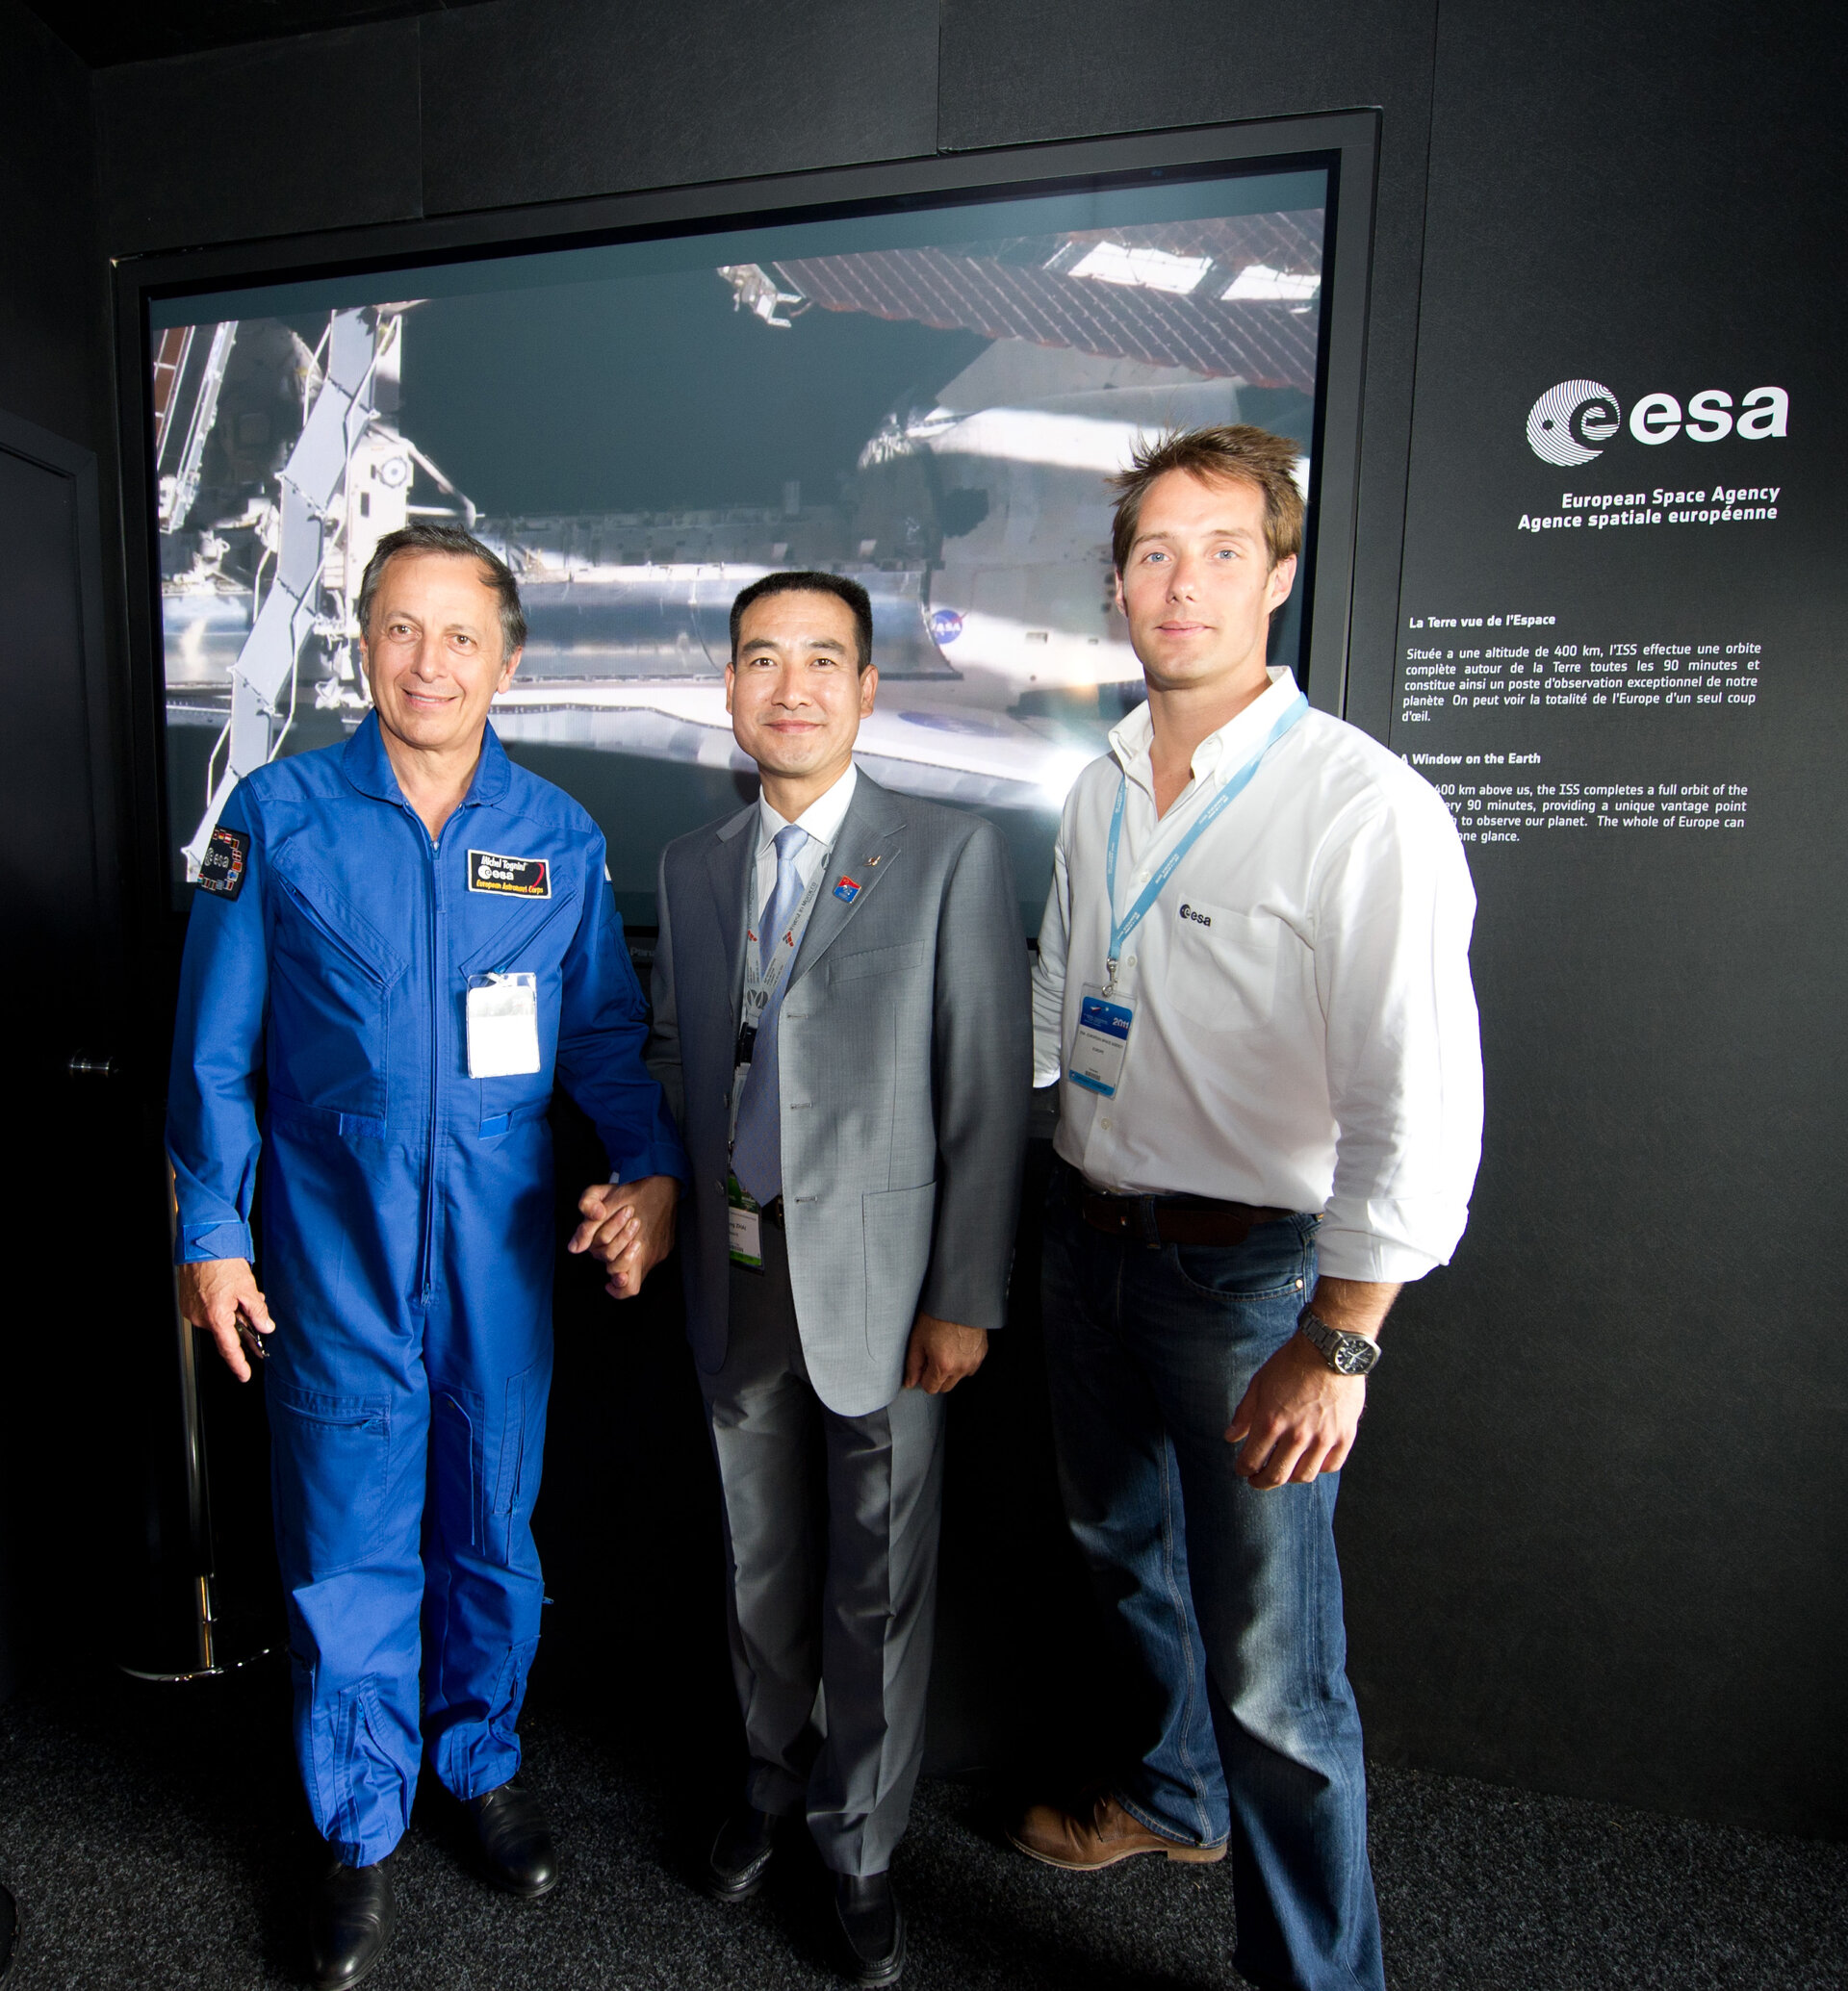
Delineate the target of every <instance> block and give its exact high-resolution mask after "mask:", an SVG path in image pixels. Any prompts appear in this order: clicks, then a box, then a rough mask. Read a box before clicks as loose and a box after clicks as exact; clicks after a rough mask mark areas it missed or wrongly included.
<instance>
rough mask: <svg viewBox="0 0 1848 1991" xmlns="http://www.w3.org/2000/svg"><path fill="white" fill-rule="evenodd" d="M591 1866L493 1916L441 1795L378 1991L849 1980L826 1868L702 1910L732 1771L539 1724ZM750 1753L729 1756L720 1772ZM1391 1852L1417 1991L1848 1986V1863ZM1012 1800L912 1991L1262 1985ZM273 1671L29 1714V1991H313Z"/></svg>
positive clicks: (551, 1792) (1642, 1832)
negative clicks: (742, 1900)
mask: <svg viewBox="0 0 1848 1991" xmlns="http://www.w3.org/2000/svg"><path fill="white" fill-rule="evenodd" d="M525 1729H526V1740H527V1761H528V1769H529V1774H530V1776H531V1778H532V1780H533V1782H534V1783H535V1784H536V1785H537V1786H538V1787H539V1788H540V1789H541V1790H542V1791H543V1792H544V1793H545V1794H546V1795H547V1798H548V1800H549V1802H550V1805H551V1810H552V1820H553V1824H554V1826H555V1828H556V1832H557V1836H558V1839H559V1843H560V1846H561V1849H562V1854H563V1859H564V1863H565V1873H564V1878H563V1881H562V1882H561V1884H560V1885H559V1887H558V1888H557V1889H556V1890H555V1891H554V1892H553V1893H552V1895H551V1896H550V1897H548V1898H547V1899H546V1900H544V1901H541V1902H532V1903H525V1902H513V1901H509V1900H506V1899H503V1898H501V1897H500V1896H497V1895H494V1894H491V1893H489V1892H488V1891H487V1890H486V1889H484V1888H483V1887H481V1886H480V1885H479V1884H477V1883H476V1882H475V1880H474V1879H473V1878H472V1877H471V1876H469V1874H468V1873H467V1871H466V1870H465V1868H464V1867H463V1865H462V1864H461V1862H460V1861H459V1859H458V1857H457V1854H456V1851H455V1847H454V1844H453V1841H452V1839H451V1838H450V1836H449V1830H448V1827H447V1824H446V1818H445V1813H444V1808H443V1805H442V1802H441V1800H440V1794H437V1793H433V1792H430V1791H428V1790H427V1789H426V1791H425V1793H424V1796H423V1797H422V1798H421V1799H420V1802H419V1808H418V1815H417V1819H416V1821H415V1822H414V1824H413V1826H412V1830H411V1833H410V1835H409V1837H408V1838H407V1839H406V1841H405V1842H404V1846H403V1848H402V1850H401V1851H400V1854H399V1862H398V1864H399V1898H400V1903H401V1907H400V1923H399V1933H398V1940H397V1942H396V1944H395V1946H394V1949H393V1952H392V1953H391V1955H390V1956H389V1958H388V1959H387V1961H386V1962H385V1964H384V1965H383V1966H382V1967H381V1968H380V1969H379V1971H378V1972H377V1973H376V1974H375V1975H374V1977H373V1978H372V1979H370V1980H369V1981H370V1983H372V1985H375V1986H376V1987H377V1991H500V1987H513V1986H519V1987H526V1986H542V1987H548V1991H551V1987H559V1991H567V1987H569V1991H576V1987H578V1986H582V1987H585V1991H590V1987H609V1991H617V1987H621V1991H630V1987H634V1991H640V1987H644V1986H649V1987H652V1986H664V1987H665V1986H674V1987H680V1986H691V1987H700V1986H711V1987H713V1991H721V1987H732V1986H736V1987H753V1991H757V1987H765V1991H784V1987H787V1991H796V1987H808V1986H815V1987H826V1986H832V1985H834V1984H835V1983H837V1982H838V1981H839V1980H838V1979H837V1978H834V1975H833V1972H832V1970H831V1968H830V1950H829V1943H828V1938H829V1927H828V1920H827V1910H826V1895H825V1891H824V1882H823V1876H821V1875H820V1874H819V1872H818V1870H817V1869H816V1868H815V1867H814V1866H813V1864H812V1862H811V1861H810V1860H809V1858H806V1857H804V1856H803V1853H802V1851H801V1849H800V1847H798V1849H797V1851H796V1852H795V1854H794V1856H792V1857H788V1858H785V1859H783V1861H782V1862H781V1870H780V1871H779V1872H778V1873H777V1874H776V1875H775V1877H774V1880H773V1884H772V1885H771V1886H770V1887H769V1888H768V1889H767V1890H766V1891H765V1893H764V1894H763V1895H762V1896H761V1897H759V1899H758V1900H757V1901H756V1902H752V1903H750V1904H748V1905H746V1906H745V1907H743V1908H733V1909H725V1908H721V1907H719V1906H718V1905H716V1904H715V1903H712V1902H707V1901H706V1899H705V1898H704V1897H703V1896H701V1895H700V1894H699V1893H697V1892H696V1891H695V1889H694V1886H693V1885H692V1875H693V1872H694V1869H695V1865H696V1862H697V1858H698V1851H699V1844H700V1841H701V1838H702V1836H703V1834H704V1830H705V1828H706V1813H707V1811H708V1809H709V1807H710V1804H711V1802H712V1800H713V1796H714V1793H713V1790H712V1788H711V1778H710V1775H709V1773H705V1772H703V1773H702V1774H700V1775H698V1776H689V1777H687V1778H684V1779H677V1778H676V1777H674V1776H673V1775H671V1774H669V1773H668V1770H667V1768H666V1767H665V1766H666V1765H667V1763H668V1761H669V1758H668V1757H667V1755H666V1752H665V1750H664V1749H663V1748H662V1747H661V1743H662V1738H661V1737H659V1736H658V1735H651V1734H650V1733H649V1732H648V1728H647V1724H646V1723H636V1722H631V1723H629V1725H628V1727H627V1728H623V1727H619V1726H618V1725H617V1724H616V1723H613V1722H612V1723H604V1722H600V1721H599V1720H598V1719H596V1718H594V1717H587V1716H586V1715H585V1714H584V1713H583V1711H582V1710H581V1708H577V1707H574V1706H572V1705H570V1704H569V1703H564V1702H558V1703H549V1702H548V1701H547V1700H545V1699H544V1698H543V1697H536V1698H535V1700H534V1702H533V1704H532V1705H531V1707H530V1709H529V1711H528V1716H527V1720H526V1724H525ZM719 1753H720V1754H722V1749H721V1750H720V1752H719ZM994 1803H995V1800H992V1799H991V1798H989V1797H988V1795H987V1794H986V1793H985V1792H983V1791H982V1790H980V1789H978V1788H975V1787H972V1786H968V1785H961V1784H943V1783H937V1784H931V1783H927V1784H925V1786H924V1787H923V1788H922V1790H921V1791H920V1793H919V1799H918V1803H917V1809H916V1814H915V1819H914V1823H913V1826H912V1829H911V1835H910V1837H909V1838H908V1839H907V1841H906V1843H905V1846H904V1848H903V1849H902V1851H901V1853H900V1856H899V1862H898V1864H897V1866H896V1868H895V1874H896V1876H897V1879H898V1884H899V1888H900V1893H901V1897H902V1899H903V1900H904V1902H905V1904H906V1908H907V1911H908V1914H909V1916H910V1920H911V1966H910V1968H909V1970H908V1971H907V1973H906V1979H905V1981H906V1983H907V1985H908V1986H910V1987H911V1991H930V1987H954V1991H986V1987H990V1986H992V1987H1002V1986H1005V1987H1008V1991H1040V1987H1045V1991H1053V1987H1058V1991H1072V1987H1077V1991H1090V1987H1104V1986H1113V1987H1115V1986H1122V1987H1137V1991H1182V1987H1188V1991H1193V1987H1202V1991H1204V1987H1213V1986H1230V1987H1236V1986H1237V1985H1238V1984H1239V1983H1240V1979H1239V1978H1237V1976H1236V1975H1235V1974H1234V1972H1233V1970H1232V1967H1231V1964H1230V1961H1229V1957H1230V1953H1231V1934H1232V1904H1231V1886H1230V1878H1231V1876H1230V1873H1229V1871H1228V1869H1227V1868H1225V1867H1223V1866H1220V1867H1216V1868H1183V1867H1171V1866H1169V1865H1168V1863H1167V1862H1165V1861H1161V1862H1158V1861H1152V1860H1138V1861H1135V1862H1132V1863H1131V1864H1129V1865H1127V1866H1124V1867H1120V1868H1117V1869H1116V1870H1114V1871H1112V1872H1109V1873H1106V1874H1102V1875H1096V1876H1075V1875H1066V1874H1061V1873H1056V1872H1053V1871H1051V1870H1049V1869H1046V1868H1043V1867H1037V1866H1034V1865H1032V1864H1031V1863H1030V1862H1028V1861H1026V1860H1024V1859H1022V1858H1020V1857H1019V1856H1018V1855H1016V1854H1014V1852H1012V1851H1010V1850H1009V1849H1008V1848H1007V1847H1006V1846H1005V1845H1004V1844H1002V1843H1001V1842H1000V1840H999V1838H998V1836H997V1833H996V1831H995V1814H994ZM312 1845H313V1842H312V1839H311V1836H310V1834H309V1832H308V1829H307V1826H306V1824H305V1821H304V1818H303V1815H302V1812H301V1806H300V1800H299V1799H298V1798H297V1796H296V1794H295V1783H294V1775H293V1770H292V1766H291V1763H290V1760H289V1755H288V1740H287V1730H286V1685H285V1683H284V1682H283V1681H282V1679H281V1678H280V1676H279V1674H277V1673H276V1672H274V1671H273V1670H268V1669H264V1668H258V1669H253V1670H251V1671H250V1672H247V1673H245V1674H244V1675H240V1676H237V1677H235V1678H232V1679H227V1680H220V1681H207V1682H201V1683H196V1684H194V1685H192V1686H186V1687H168V1688H156V1687H148V1686H144V1685H139V1684H136V1683H132V1682H128V1681H122V1680H116V1679H113V1678H110V1677H107V1676H102V1675H98V1676H96V1677H94V1678H92V1679H89V1680H87V1681H83V1682H78V1683H74V1684H71V1685H68V1686H66V1687H65V1688H64V1689H63V1690H61V1691H59V1692H57V1693H54V1694H45V1693H40V1694H39V1695H37V1696H34V1697H29V1698H27V1699H25V1700H23V1701H19V1702H15V1703H14V1704H13V1705H12V1706H11V1707H9V1708H7V1709H5V1710H0V1880H4V1881H6V1882H7V1884H9V1885H10V1886H11V1887H12V1888H13V1891H14V1893H15V1894H16V1895H17V1896H18V1897H19V1900H20V1903H21V1907H22V1911H23V1915H24V1920H25V1941H24V1945H23V1949H22V1952H21V1954H20V1958H19V1961H18V1964H17V1966H16V1969H15V1973H14V1976H13V1978H12V1979H11V1980H10V1982H9V1984H8V1991H53V1987H61V1991H102V1987H108V1991H116V1987H125V1986H135V1987H141V1986H146V1987H161V1986H167V1985H199V1986H210V1987H220V1986H222V1987H236V1991H244V1987H252V1986H259V1985H270V1984H278V1985H280V1984H289V1983H294V1982H297V1981H299V1971H300V1968H301V1952H300V1937H299V1923H300V1913H299V1900H298V1896H299V1889H300V1883H301V1879H302V1876H303V1875H304V1873H305V1871H306V1864H305V1863H306V1861H307V1859H308V1857H309V1855H310V1853H311V1851H312ZM1373 1846H1374V1865H1375V1873H1376V1876H1377V1881H1378V1889H1379V1898H1380V1907H1381V1913H1382V1916H1383V1919H1384V1923H1385V1932H1386V1946H1387V1959H1388V1974H1389V1977H1390V1979H1391V1982H1392V1984H1393V1986H1394V1991H1600V1987H1604V1986H1610V1987H1619V1986H1621V1987H1624V1991H1643V1987H1657V1986H1659V1987H1662V1991H1709V1987H1710V1991H1757V1987H1759V1986H1762V1987H1764V1991H1809V1987H1824V1986H1834V1985H1842V1984H1848V1967H1845V1965H1844V1959H1848V1847H1845V1846H1841V1845H1836V1844H1830V1843H1824V1842H1816V1841H1807V1840H1795V1839H1779V1838H1773V1837H1769V1836H1766V1835H1763V1834H1758V1833H1753V1832H1747V1831H1739V1830H1732V1829H1726V1828H1720V1827H1714V1826H1707V1825H1691V1824H1687V1823H1684V1822H1681V1821H1679V1820H1674V1819H1667V1818H1660V1817H1655V1816H1654V1815H1650V1814H1645V1813H1639V1812H1629V1811H1622V1810H1618V1809H1615V1808H1611V1807H1607V1806H1604V1805H1598V1804H1588V1803H1581V1802H1576V1801H1571V1800H1562V1799H1548V1798H1534V1797H1527V1796H1523V1795H1521V1794H1519V1793H1516V1792H1511V1791H1504V1790H1501V1789H1498V1788H1493V1787H1490V1786H1487V1785H1483V1784H1478V1783H1473V1782H1469V1781H1466V1780H1463V1779H1460V1778H1455V1777H1441V1776H1432V1775H1424V1774H1408V1773H1405V1772H1398V1771H1387V1770H1380V1771H1377V1772H1376V1773H1375V1774H1374V1777H1373Z"/></svg>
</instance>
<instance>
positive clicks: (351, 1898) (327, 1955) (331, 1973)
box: [308, 1853, 398, 1991]
mask: <svg viewBox="0 0 1848 1991" xmlns="http://www.w3.org/2000/svg"><path fill="white" fill-rule="evenodd" d="M397 1926H398V1902H397V1901H396V1899H395V1897H394V1895H393V1892H392V1859H391V1855H390V1854H389V1853H387V1854H386V1856H385V1857H384V1858H383V1859H382V1860H380V1861H379V1862H378V1864H377V1865H376V1866H372V1867H348V1866H345V1865H343V1864H342V1863H341V1862H340V1861H339V1860H335V1861H333V1862H332V1864H331V1865H329V1866H328V1867H327V1868H326V1869H325V1870H324V1871H323V1872H322V1874H321V1877H320V1879H319V1880H317V1881H316V1883H315V1901H314V1907H313V1909H312V1910H311V1911H310V1914H309V1917H308V1951H309V1956H310V1960H311V1962H312V1964H313V1966H314V1973H315V1991H347V1985H348V1984H357V1983H358V1982H359V1980H360V1978H364V1977H367V1976H369V1975H370V1974H371V1972H372V1965H373V1964H375V1963H376V1962H377V1961H378V1959H379V1958H380V1957H381V1956H383V1955H384V1953H385V1946H386V1944H388V1943H389V1942H390V1941H391V1939H392V1930H393V1929H394V1928H395V1927H397Z"/></svg>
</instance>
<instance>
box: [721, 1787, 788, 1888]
mask: <svg viewBox="0 0 1848 1991" xmlns="http://www.w3.org/2000/svg"><path fill="white" fill-rule="evenodd" d="M776 1831H777V1821H776V1819H775V1817H774V1816H773V1815H772V1814H771V1813H770V1812H767V1811H759V1810H758V1809H757V1806H756V1805H755V1804H740V1805H739V1806H738V1808H737V1809H736V1810H735V1811H734V1812H732V1815H731V1817H729V1818H728V1819H727V1820H726V1822H725V1823H724V1825H721V1826H720V1827H719V1830H718V1836H717V1837H716V1838H715V1839H714V1840H713V1841H712V1851H710V1852H708V1853H707V1854H706V1893H707V1894H709V1895H710V1896H711V1897H712V1899H713V1900H714V1901H715V1902H748V1901H749V1900H750V1899H751V1897H752V1896H753V1895H754V1894H756V1893H757V1889H758V1888H760V1887H761V1886H762V1885H763V1876H765V1875H766V1874H767V1873H768V1872H769V1871H770V1855H771V1854H772V1853H773V1852H775V1851H776V1850H777V1840H776Z"/></svg>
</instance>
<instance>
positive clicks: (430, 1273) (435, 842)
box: [411, 809, 462, 1307]
mask: <svg viewBox="0 0 1848 1991" xmlns="http://www.w3.org/2000/svg"><path fill="white" fill-rule="evenodd" d="M461 813H462V812H461V810H460V809H456V810H454V811H452V812H451V814H450V816H449V823H453V822H454V821H455V819H456V817H457V816H459V815H460V814H461ZM411 820H412V821H413V822H414V823H416V824H417V829H418V834H419V836H420V837H422V839H423V842H424V855H425V856H426V857H427V858H428V860H429V866H430V1118H429V1126H428V1130H427V1134H426V1138H425V1145H424V1243H423V1248H422V1250H421V1252H420V1253H419V1260H418V1280H417V1290H418V1298H419V1299H420V1300H421V1301H422V1302H423V1304H424V1306H426V1307H427V1306H428V1305H429V1303H430V1294H431V1291H432V1289H433V1288H434V1285H435V1278H434V1273H435V1267H434V1264H432V1261H433V1260H434V1258H435V1255H436V1253H435V1231H436V1155H437V1115H438V1113H439V1112H440V1111H441V1110H442V1104H443V983H444V980H445V977H444V973H443V960H442V955H441V952H440V944H441V939H442V932H441V922H442V905H441V892H442V877H443V871H442V857H443V831H442V830H439V831H438V832H437V834H436V836H435V837H434V838H432V837H431V835H430V833H429V831H428V830H425V829H424V824H423V822H422V820H421V819H420V818H419V817H418V816H417V815H416V813H415V812H414V811H413V812H411ZM449 823H445V824H444V826H443V830H448V829H449Z"/></svg>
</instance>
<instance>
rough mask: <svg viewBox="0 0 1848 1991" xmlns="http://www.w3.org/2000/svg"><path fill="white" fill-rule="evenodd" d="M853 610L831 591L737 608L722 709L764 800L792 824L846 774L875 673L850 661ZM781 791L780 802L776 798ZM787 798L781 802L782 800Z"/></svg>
mask: <svg viewBox="0 0 1848 1991" xmlns="http://www.w3.org/2000/svg"><path fill="white" fill-rule="evenodd" d="M858 663H859V636H858V631H857V630H856V628H855V625H854V613H853V610H852V609H850V608H849V607H848V606H847V604H846V602H844V601H841V600H836V599H835V597H834V596H833V595H821V594H809V593H807V592H790V593H787V594H779V595H764V596H762V597H760V598H759V599H758V600H756V601H754V602H752V603H751V605H750V607H749V608H747V609H746V610H745V611H744V616H743V619H742V621H741V622H740V623H739V625H738V653H737V657H736V659H735V661H733V662H732V663H729V664H728V665H727V666H726V667H725V709H726V710H727V711H728V712H730V713H731V715H732V732H733V734H734V735H735V736H736V738H737V742H738V745H739V746H740V747H742V748H743V749H744V751H745V752H746V753H748V754H750V756H751V758H752V759H753V760H755V761H756V762H757V768H758V771H759V772H760V773H761V774H762V776H763V782H764V792H765V794H766V795H767V796H768V797H769V799H770V805H771V806H772V807H773V808H775V809H776V810H777V811H778V812H779V813H780V814H781V815H783V817H784V818H786V819H787V820H789V821H791V822H793V821H794V820H795V817H796V816H798V815H800V814H801V813H802V810H803V809H804V808H807V807H808V805H809V803H810V802H813V801H814V800H815V799H816V798H817V797H818V796H821V795H825V794H826V793H827V792H828V790H829V789H830V788H831V787H833V786H834V782H835V781H836V780H838V779H839V778H840V777H841V776H842V775H844V774H845V773H846V772H847V767H848V763H849V762H850V761H851V760H852V759H853V755H854V740H855V738H856V737H857V735H858V734H859V732H860V721H861V719H863V718H864V717H865V716H866V714H867V713H869V712H870V711H871V710H872V709H873V696H874V694H875V693H876V692H877V691H878V689H879V670H878V667H877V666H876V665H873V664H868V665H867V666H866V668H865V670H863V671H862V670H860V669H859V668H858ZM780 798H781V799H780ZM785 802H786V803H788V804H791V806H789V807H785V806H784V805H783V804H784V803H785Z"/></svg>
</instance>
